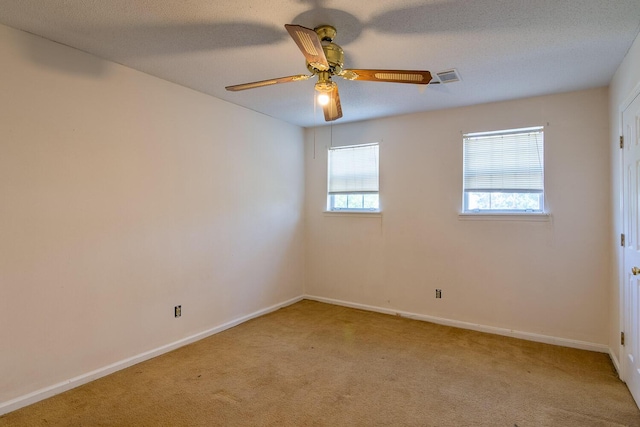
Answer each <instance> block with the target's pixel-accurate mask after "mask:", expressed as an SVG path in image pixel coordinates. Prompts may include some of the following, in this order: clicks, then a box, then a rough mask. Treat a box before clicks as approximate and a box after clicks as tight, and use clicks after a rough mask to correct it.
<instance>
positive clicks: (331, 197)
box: [325, 142, 381, 214]
mask: <svg viewBox="0 0 640 427" xmlns="http://www.w3.org/2000/svg"><path fill="white" fill-rule="evenodd" d="M371 146H375V147H376V148H377V149H376V188H377V191H361V192H360V191H344V192H339V193H331V191H330V189H331V178H332V175H331V157H332V156H331V151H333V150H342V149H353V148H365V147H371ZM372 194H375V195H376V196H377V208H364V207H363V208H349V207H347V208H340V207H336V206H335V197H336V196H339V195H346V196H362V197H363V204H364V196H366V195H372ZM325 212H327V213H341V212H342V213H361V214H371V213H374V214H375V213H380V212H381V210H380V143H379V142H371V143H365V144H353V145H344V146H336V147H329V148H328V150H327V204H326V211H325Z"/></svg>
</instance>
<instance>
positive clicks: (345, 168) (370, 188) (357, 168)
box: [327, 143, 380, 211]
mask: <svg viewBox="0 0 640 427" xmlns="http://www.w3.org/2000/svg"><path fill="white" fill-rule="evenodd" d="M378 169H379V168H378V144H377V143H376V144H366V145H351V146H348V147H336V148H330V149H329V174H328V175H329V183H328V184H329V185H328V189H329V190H328V195H327V199H328V210H330V211H378V210H379V209H380V203H379V196H378Z"/></svg>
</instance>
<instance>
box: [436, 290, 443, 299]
mask: <svg viewBox="0 0 640 427" xmlns="http://www.w3.org/2000/svg"><path fill="white" fill-rule="evenodd" d="M436 298H442V289H436Z"/></svg>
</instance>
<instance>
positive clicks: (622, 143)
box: [620, 135, 624, 148]
mask: <svg viewBox="0 0 640 427" xmlns="http://www.w3.org/2000/svg"><path fill="white" fill-rule="evenodd" d="M620 148H624V136H623V135H620Z"/></svg>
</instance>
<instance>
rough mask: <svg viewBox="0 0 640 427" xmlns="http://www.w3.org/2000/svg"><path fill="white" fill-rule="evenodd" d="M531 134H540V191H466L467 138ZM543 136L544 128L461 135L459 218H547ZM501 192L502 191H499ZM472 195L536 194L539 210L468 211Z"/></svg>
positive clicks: (535, 127) (496, 189)
mask: <svg viewBox="0 0 640 427" xmlns="http://www.w3.org/2000/svg"><path fill="white" fill-rule="evenodd" d="M531 132H535V133H540V134H541V136H542V140H541V148H540V149H539V151H541V154H542V155H541V156H539V158H540V160H541V165H540V168H541V172H540V174H541V178H540V184H541V186H542V189H541V190H537V189H532V188H529V189H522V188H503V189H500V188H495V189H488V188H487V189H484V190H485V191H482V190H481V189H478V190H476V191H473V189H472V190H471V191H469V190H467V188H466V178H467V168H466V161H467V159H468V156H467V153H466V149H467V139H469V138H474V137H476V138H477V137H491V136H494V137H498V136H510V137H513V136H514V135H518V134H525V133H531ZM544 134H545V128H544V126H530V127H524V128H516V129H505V130H497V131H488V132H470V133H465V134H463V137H462V143H463V147H462V150H463V155H462V162H463V166H462V210H461V212H460V215H461V216H491V217H500V216H521V217H525V216H549V214H548V212H547V210H546V203H545V199H546V185H545V163H546V162H545V152H546V150H545V141H544ZM501 190H503V191H501ZM473 193H480V194H482V193H489V194H492V193H496V194H527V193H528V194H538V206H539V209H526V208H524V209H492V208H489V209H470V208H469V196H470V194H473Z"/></svg>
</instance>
